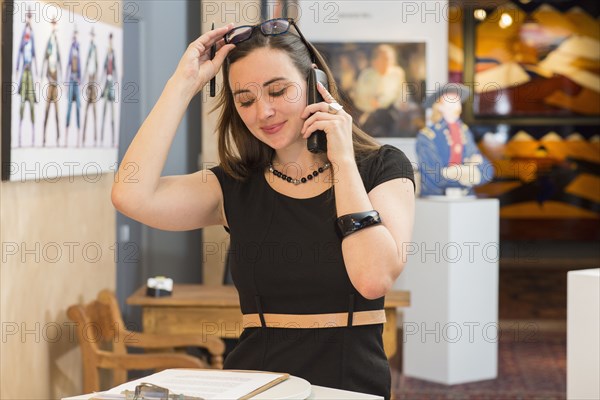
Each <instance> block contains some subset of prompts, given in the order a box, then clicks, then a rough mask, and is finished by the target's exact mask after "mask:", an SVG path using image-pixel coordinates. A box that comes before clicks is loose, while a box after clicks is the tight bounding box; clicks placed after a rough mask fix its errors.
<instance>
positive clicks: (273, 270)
mask: <svg viewBox="0 0 600 400" xmlns="http://www.w3.org/2000/svg"><path fill="white" fill-rule="evenodd" d="M358 166H359V171H360V174H361V177H362V179H363V183H364V185H365V189H366V190H367V192H369V191H370V190H371V189H373V188H374V187H375V186H377V185H379V184H381V183H383V182H386V181H388V180H391V179H396V178H408V179H410V180H411V181H413V183H414V177H413V169H412V166H411V164H410V162H409V161H408V159H407V158H406V156H405V155H404V153H403V152H402V151H400V150H398V149H397V148H395V147H392V146H389V145H384V146H382V147H381V148H380V150H379V151H378V152H377V153H376V154H375V155H373V156H370V157H368V158H367V159H365V160H364V161H363V162H359V164H358ZM210 170H211V171H212V172H213V173H215V175H216V176H217V178H218V179H219V182H220V184H221V190H222V191H223V198H224V208H225V215H226V217H227V221H228V223H229V229H228V232H229V233H230V235H231V244H230V249H229V262H230V267H231V275H232V278H233V281H234V284H235V286H236V288H237V290H238V292H239V296H240V304H241V309H242V313H243V314H253V313H259V312H263V313H276V314H323V313H338V312H350V311H351V310H354V311H367V310H380V309H383V304H384V298H383V297H382V298H379V299H376V300H367V299H365V298H364V297H363V296H361V295H360V294H359V293H358V292H357V291H356V289H355V288H354V287H353V286H352V284H351V282H350V279H349V277H348V274H347V272H346V268H345V266H344V260H343V257H342V249H341V239H340V238H339V236H338V234H337V232H336V229H335V218H336V214H335V197H334V196H335V193H334V189H333V188H332V189H330V190H327V191H325V192H323V193H321V194H320V195H318V196H316V197H313V198H308V199H295V198H291V197H288V196H285V195H283V194H281V193H279V192H277V191H275V190H274V189H273V188H272V187H271V186H269V183H268V182H267V181H266V179H265V176H264V172H263V171H262V170H261V171H257V172H256V173H254V174H252V176H250V177H249V178H248V179H247V180H246V181H243V182H242V181H238V180H235V179H233V178H232V177H230V176H228V175H226V174H225V173H224V171H223V169H222V168H221V166H217V167H214V168H211V169H210ZM274 179H279V178H274ZM226 229H227V228H226ZM382 332H383V325H382V324H377V325H363V326H353V327H337V328H321V329H289V328H262V327H258V328H247V329H245V330H244V331H243V332H242V335H241V337H240V340H239V343H238V344H237V345H236V347H235V348H234V349H233V351H232V352H231V353H230V354H229V355H228V356H227V358H226V359H225V366H224V367H225V368H226V369H253V370H262V371H273V372H287V373H289V374H292V375H295V376H298V377H301V378H304V379H306V380H307V381H309V382H310V383H311V384H314V385H320V386H327V387H332V388H338V389H345V390H352V391H357V392H362V393H369V394H374V395H380V396H384V397H385V398H389V397H390V385H391V379H390V371H389V365H388V362H387V358H386V355H385V353H384V350H383V340H382Z"/></svg>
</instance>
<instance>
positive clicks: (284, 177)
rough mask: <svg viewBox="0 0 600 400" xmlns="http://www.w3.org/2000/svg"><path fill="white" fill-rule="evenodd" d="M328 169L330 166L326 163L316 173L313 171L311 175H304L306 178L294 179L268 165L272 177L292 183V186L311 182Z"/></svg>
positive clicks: (271, 164)
mask: <svg viewBox="0 0 600 400" xmlns="http://www.w3.org/2000/svg"><path fill="white" fill-rule="evenodd" d="M329 167H331V164H330V163H329V162H326V163H325V165H323V166H322V167H319V168H318V169H317V170H316V171H313V172H312V174H308V175H306V178H301V179H294V178H292V177H291V176H287V175H285V174H284V173H282V172H280V171H277V170H276V169H275V168H274V167H273V163H269V171H271V173H272V174H273V175H275V176H278V177H280V178H281V179H283V180H284V181H287V182H290V183H293V184H294V185H299V184H301V183H306V182H308V181H310V180H312V179H313V178H316V177H317V176H318V175H319V174H321V173H323V172H325V170H327V169H329Z"/></svg>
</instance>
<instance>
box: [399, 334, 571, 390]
mask: <svg viewBox="0 0 600 400" xmlns="http://www.w3.org/2000/svg"><path fill="white" fill-rule="evenodd" d="M398 340H399V343H400V341H401V340H402V338H401V336H400V335H399V338H398ZM498 350H499V353H498V361H499V365H498V378H497V379H494V380H488V381H481V382H475V383H467V384H461V385H452V386H445V385H441V384H437V383H431V382H427V381H423V380H420V379H415V378H408V377H406V376H404V375H403V374H402V372H401V371H400V369H401V359H402V356H401V354H396V355H395V356H394V358H393V359H392V360H391V362H390V365H391V367H392V393H393V397H394V398H395V399H397V400H401V399H407V400H409V399H410V400H446V399H447V400H492V399H494V400H495V399H498V400H500V399H501V400H511V399H515V400H517V399H518V400H521V399H523V400H526V399H527V400H529V399H532V400H533V399H536V400H537V399H540V400H541V399H544V400H545V399H548V400H550V399H565V398H566V392H567V337H566V332H536V333H535V334H534V335H528V337H526V338H524V337H518V335H517V334H515V333H513V332H502V336H501V338H500V342H499V345H498Z"/></svg>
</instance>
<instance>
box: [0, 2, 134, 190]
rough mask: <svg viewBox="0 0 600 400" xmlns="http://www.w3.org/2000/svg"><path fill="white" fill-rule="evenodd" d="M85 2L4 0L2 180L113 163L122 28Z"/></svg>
mask: <svg viewBox="0 0 600 400" xmlns="http://www.w3.org/2000/svg"><path fill="white" fill-rule="evenodd" d="M86 3H94V2H79V3H77V4H78V6H77V7H74V8H73V7H72V8H60V7H59V6H58V4H57V3H49V2H45V1H35V0H20V1H5V2H4V3H3V8H4V10H3V14H4V15H5V16H6V18H5V19H4V22H3V25H2V30H3V32H2V75H3V76H2V82H3V83H2V86H3V88H2V93H3V102H2V180H10V181H25V180H36V181H39V180H55V179H59V178H60V177H62V176H69V177H72V176H75V175H87V176H94V177H95V176H98V175H99V174H102V173H103V172H107V171H111V170H112V171H114V170H115V169H116V162H117V155H118V153H117V151H118V148H117V147H118V143H119V125H120V124H119V121H120V117H121V115H120V114H121V113H120V98H121V95H122V91H121V86H120V82H121V75H122V71H123V65H122V59H123V57H122V54H123V30H122V28H121V26H119V23H120V22H121V21H120V19H119V18H120V16H118V15H117V16H115V15H112V14H110V13H108V12H107V10H101V9H96V8H94V7H85V5H86ZM97 4H98V3H94V5H95V7H98V6H97Z"/></svg>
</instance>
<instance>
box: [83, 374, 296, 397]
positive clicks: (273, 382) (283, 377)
mask: <svg viewBox="0 0 600 400" xmlns="http://www.w3.org/2000/svg"><path fill="white" fill-rule="evenodd" d="M171 370H180V371H185V370H192V371H193V369H190V368H171ZM206 371H208V370H206ZM210 372H211V373H213V374H218V373H219V372H223V373H244V374H276V375H280V376H279V377H277V378H275V379H273V380H271V381H270V382H268V383H266V384H264V385H262V386H259V387H258V388H256V389H255V390H253V391H252V392H249V393H246V394H244V395H243V396H242V397H237V399H239V400H248V399H250V398H252V397H254V396H256V395H258V394H260V393H262V392H265V391H266V390H268V389H270V388H272V387H274V386H276V385H278V384H279V383H281V382H284V381H286V380H287V379H289V378H290V375H289V374H287V373H280V372H271V371H254V370H229V369H228V370H210ZM151 376H152V375H151ZM147 378H150V376H148V377H147ZM144 380H145V379H144V378H141V379H138V380H136V381H132V382H129V383H126V384H124V385H127V384H129V385H131V384H134V383H137V385H136V387H137V386H141V385H147V384H148V383H149V382H150V381H151V380H148V382H142V381H144ZM151 385H153V386H155V387H157V388H159V389H165V390H167V392H168V398H169V399H171V398H176V399H186V398H193V399H198V397H193V396H191V397H190V396H189V393H177V392H176V391H175V390H173V391H172V392H171V391H169V390H168V389H166V388H165V387H164V386H163V387H161V385H156V384H155V383H151ZM121 386H123V385H121ZM165 386H166V385H165ZM117 388H119V386H117V387H116V388H114V389H112V390H116V389H117ZM132 394H133V392H132V391H131V390H130V389H128V390H124V391H122V392H119V393H118V394H117V393H114V392H113V393H109V392H102V393H95V394H94V395H93V396H92V397H91V398H90V399H89V400H109V399H110V400H117V399H120V400H126V399H131V398H132ZM153 399H154V397H153ZM139 400H143V398H139Z"/></svg>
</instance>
